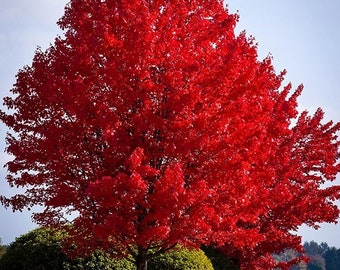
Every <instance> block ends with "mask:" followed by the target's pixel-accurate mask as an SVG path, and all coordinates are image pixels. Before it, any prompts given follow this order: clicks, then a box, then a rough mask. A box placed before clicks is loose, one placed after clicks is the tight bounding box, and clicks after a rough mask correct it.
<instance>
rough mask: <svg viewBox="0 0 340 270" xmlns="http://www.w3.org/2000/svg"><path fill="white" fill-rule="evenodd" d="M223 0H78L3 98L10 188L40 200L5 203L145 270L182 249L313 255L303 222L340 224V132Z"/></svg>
mask: <svg viewBox="0 0 340 270" xmlns="http://www.w3.org/2000/svg"><path fill="white" fill-rule="evenodd" d="M222 2H223V1H217V0H197V1H179V0H178V1H177V0H171V1H168V0H153V1H152V0H148V1H146V0H145V1H127V0H119V1H117V0H101V1H99V0H71V1H70V3H69V4H68V6H67V8H66V10H65V15H64V16H63V18H62V19H61V20H60V21H59V25H60V27H61V28H62V29H63V30H64V36H63V37H57V38H56V39H55V42H54V44H53V45H51V46H50V48H48V49H47V50H46V51H44V52H43V51H41V50H37V51H36V53H35V56H34V59H33V62H32V65H30V66H26V67H24V68H23V69H22V70H20V71H19V73H18V75H17V82H16V84H15V85H14V88H13V89H12V94H13V96H12V97H6V98H4V103H5V105H6V106H7V107H8V109H9V111H8V112H1V116H0V117H1V120H2V121H3V122H4V123H5V124H6V125H7V126H8V127H9V128H10V129H11V130H12V132H11V133H9V134H8V136H7V145H8V147H7V152H8V153H9V154H11V155H13V157H14V159H13V160H12V161H10V162H9V163H8V164H7V168H8V171H9V175H8V176H7V180H8V182H9V183H10V184H11V185H12V186H18V187H24V188H25V189H26V192H25V193H24V194H17V195H15V196H13V197H10V198H5V197H1V201H2V203H3V204H4V205H5V206H11V207H13V209H14V210H21V209H23V208H25V207H30V206H33V205H41V206H43V207H44V210H43V211H42V212H41V213H35V214H34V215H33V218H34V220H35V221H37V222H38V223H39V224H42V225H49V226H57V227H59V226H65V225H66V228H68V230H69V232H68V234H69V241H71V242H72V243H74V244H73V245H72V247H73V248H74V250H73V251H74V252H75V254H77V255H79V254H87V253H89V252H91V251H93V250H94V249H97V248H101V249H104V250H110V251H111V252H114V253H115V254H116V255H117V256H127V255H128V254H130V255H131V256H132V257H133V258H134V260H135V262H136V266H137V269H138V270H141V269H146V267H147V266H146V265H147V260H148V259H149V258H150V257H152V256H156V255H157V254H158V253H160V252H165V251H166V250H168V249H171V248H173V247H174V246H176V245H177V244H181V245H184V246H192V247H199V246H200V245H211V246H215V247H218V248H219V249H221V250H223V252H225V254H226V255H227V256H228V257H233V258H237V259H238V261H239V262H240V264H241V267H242V268H243V269H266V268H270V267H274V265H275V263H274V262H273V260H272V258H271V254H272V253H279V252H280V251H282V250H284V249H286V248H292V249H295V250H298V251H301V243H300V242H301V239H300V237H299V236H297V235H296V230H297V228H298V227H299V226H300V225H301V224H307V225H309V226H313V227H317V226H318V225H317V224H318V223H319V222H335V221H336V219H337V217H338V215H339V209H338V208H337V206H336V205H335V204H334V201H335V200H337V199H339V197H340V196H339V186H331V187H327V188H325V187H324V186H323V185H322V184H324V183H325V182H326V181H332V180H334V179H335V177H336V174H337V173H338V171H339V169H340V167H339V164H338V162H337V158H338V148H339V141H338V139H337V136H336V132H337V131H338V130H339V128H340V125H339V124H333V123H332V122H328V123H323V122H322V119H323V112H322V110H321V109H319V110H318V111H317V112H316V113H315V114H314V115H313V116H310V115H308V114H307V112H302V113H301V114H299V113H298V111H297V97H298V96H299V95H300V93H301V91H302V86H300V87H298V88H297V90H296V91H293V92H292V91H291V85H290V84H288V85H286V86H282V82H283V77H284V75H285V72H281V73H280V74H277V73H276V72H275V70H274V68H273V66H272V64H271V58H270V57H268V58H266V59H264V60H262V61H260V60H258V59H257V48H256V44H255V43H254V40H253V39H251V38H247V36H246V35H245V33H242V34H240V35H238V36H236V35H235V33H234V27H235V24H236V22H237V16H236V15H232V14H228V11H227V9H226V8H225V7H224V6H223V3H222ZM69 214H72V215H71V218H73V219H72V220H71V221H69V219H70V217H69ZM70 222H71V223H72V224H73V226H71V227H70V226H68V224H69V223H70ZM287 265H288V264H285V263H282V264H277V265H276V267H282V268H285V267H287Z"/></svg>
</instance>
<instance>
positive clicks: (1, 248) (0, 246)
mask: <svg viewBox="0 0 340 270" xmlns="http://www.w3.org/2000/svg"><path fill="white" fill-rule="evenodd" d="M6 249H7V247H6V246H4V245H3V244H2V240H1V238H0V258H1V257H2V255H4V254H5V252H6Z"/></svg>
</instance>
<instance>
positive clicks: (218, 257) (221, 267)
mask: <svg viewBox="0 0 340 270" xmlns="http://www.w3.org/2000/svg"><path fill="white" fill-rule="evenodd" d="M202 250H203V251H204V253H205V254H206V255H207V257H208V258H209V259H210V261H211V263H212V265H213V267H214V270H239V269H240V268H239V266H238V265H237V264H235V263H233V262H232V261H231V260H230V259H228V258H227V257H226V256H225V255H224V254H223V253H222V252H221V251H219V250H218V249H216V248H213V247H202Z"/></svg>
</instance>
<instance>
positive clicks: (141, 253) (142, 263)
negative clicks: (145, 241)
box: [136, 246, 148, 270]
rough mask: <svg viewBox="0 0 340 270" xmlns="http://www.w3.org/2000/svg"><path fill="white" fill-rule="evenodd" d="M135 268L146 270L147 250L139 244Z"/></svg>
mask: <svg viewBox="0 0 340 270" xmlns="http://www.w3.org/2000/svg"><path fill="white" fill-rule="evenodd" d="M136 266H137V270H147V269H148V258H147V250H146V249H144V248H143V247H141V246H138V255H137V258H136Z"/></svg>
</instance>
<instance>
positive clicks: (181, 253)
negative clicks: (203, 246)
mask: <svg viewBox="0 0 340 270" xmlns="http://www.w3.org/2000/svg"><path fill="white" fill-rule="evenodd" d="M213 269H214V268H213V266H212V264H211V262H210V260H209V258H208V257H207V256H206V255H205V254H204V252H203V251H202V250H200V249H198V250H191V249H187V248H177V249H174V250H172V251H169V252H167V253H165V254H162V255H160V256H157V257H155V258H153V259H151V260H150V261H149V263H148V270H213Z"/></svg>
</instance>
